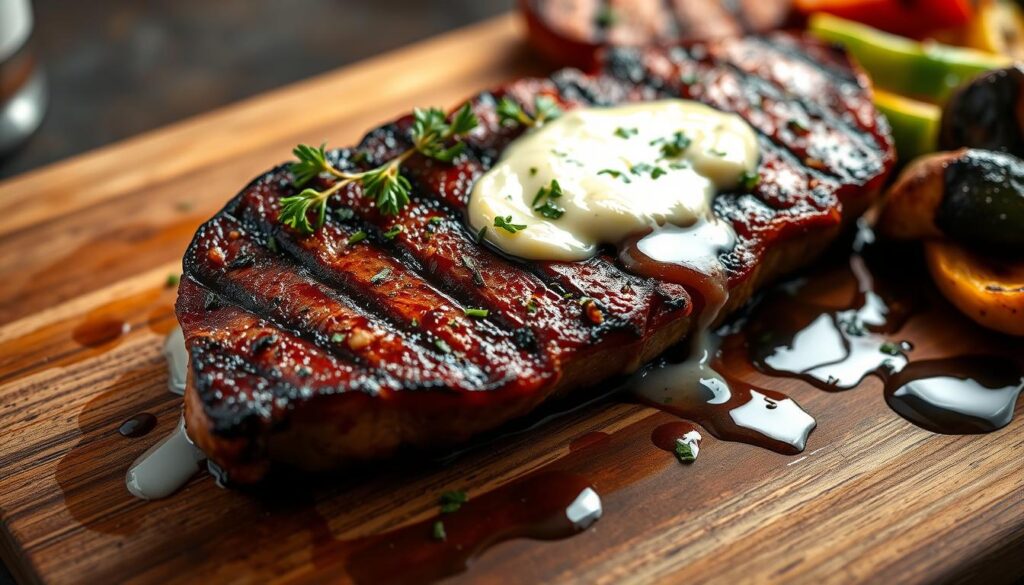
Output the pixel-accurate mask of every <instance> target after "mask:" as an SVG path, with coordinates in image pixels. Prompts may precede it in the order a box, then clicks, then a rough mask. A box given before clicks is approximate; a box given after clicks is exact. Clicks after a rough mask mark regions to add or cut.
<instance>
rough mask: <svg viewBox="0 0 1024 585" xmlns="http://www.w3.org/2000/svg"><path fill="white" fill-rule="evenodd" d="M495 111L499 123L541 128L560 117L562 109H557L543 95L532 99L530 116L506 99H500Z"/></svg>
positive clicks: (552, 102)
mask: <svg viewBox="0 0 1024 585" xmlns="http://www.w3.org/2000/svg"><path fill="white" fill-rule="evenodd" d="M497 109H498V119H499V120H501V123H502V124H506V125H512V126H519V125H521V126H530V127H533V126H541V125H543V124H544V123H545V122H550V121H551V120H554V119H555V118H557V117H558V116H560V115H562V109H561V108H559V107H558V104H557V103H555V100H553V99H551V98H549V97H547V96H543V95H539V96H537V97H536V98H534V100H533V115H532V116H531V115H530V114H527V113H526V112H524V111H523V108H522V107H521V106H520V105H519V104H517V103H516V102H514V101H512V99H511V98H508V97H503V98H501V101H499V102H498V108H497Z"/></svg>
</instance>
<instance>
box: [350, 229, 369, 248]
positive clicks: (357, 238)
mask: <svg viewBox="0 0 1024 585" xmlns="http://www.w3.org/2000/svg"><path fill="white" fill-rule="evenodd" d="M365 239H366V232H364V231H363V230H359V231H358V232H356V233H354V234H352V235H351V236H349V237H348V245H350V246H351V245H352V244H358V243H359V242H362V241H363V240H365Z"/></svg>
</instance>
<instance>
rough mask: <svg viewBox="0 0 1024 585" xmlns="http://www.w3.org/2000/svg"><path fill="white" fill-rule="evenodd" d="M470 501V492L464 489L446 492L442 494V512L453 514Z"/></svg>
mask: <svg viewBox="0 0 1024 585" xmlns="http://www.w3.org/2000/svg"><path fill="white" fill-rule="evenodd" d="M468 501H469V494H467V493H466V492H465V491H463V490H455V491H450V492H444V493H443V494H441V513H443V514H451V513H452V512H455V511H457V510H458V509H459V508H461V507H462V504H465V503H466V502H468Z"/></svg>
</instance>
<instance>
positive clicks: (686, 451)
mask: <svg viewBox="0 0 1024 585" xmlns="http://www.w3.org/2000/svg"><path fill="white" fill-rule="evenodd" d="M676 459H678V460H679V462H680V463H693V462H694V461H696V460H697V454H696V453H694V452H693V446H692V445H690V444H689V443H686V442H683V441H676Z"/></svg>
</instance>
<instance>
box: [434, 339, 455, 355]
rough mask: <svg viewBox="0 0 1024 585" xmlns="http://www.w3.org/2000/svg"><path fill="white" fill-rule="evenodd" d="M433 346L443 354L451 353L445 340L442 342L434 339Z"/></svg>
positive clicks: (450, 348)
mask: <svg viewBox="0 0 1024 585" xmlns="http://www.w3.org/2000/svg"><path fill="white" fill-rule="evenodd" d="M434 345H436V346H437V349H440V350H441V351H443V352H444V353H451V352H452V347H451V346H450V345H448V342H446V341H445V340H443V339H441V338H437V339H435V340H434Z"/></svg>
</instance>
